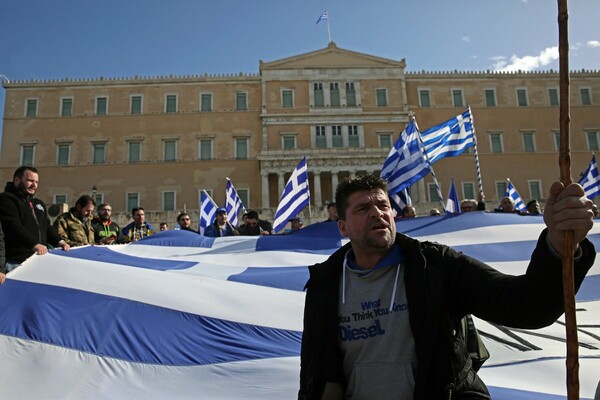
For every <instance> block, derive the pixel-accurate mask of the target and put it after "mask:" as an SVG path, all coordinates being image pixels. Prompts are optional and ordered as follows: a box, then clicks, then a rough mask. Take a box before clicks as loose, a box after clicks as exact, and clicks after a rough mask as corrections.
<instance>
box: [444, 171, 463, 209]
mask: <svg viewBox="0 0 600 400" xmlns="http://www.w3.org/2000/svg"><path fill="white" fill-rule="evenodd" d="M446 212H447V213H452V214H460V202H459V201H458V194H457V193H456V186H454V178H452V183H451V184H450V191H449V192H448V201H447V203H446Z"/></svg>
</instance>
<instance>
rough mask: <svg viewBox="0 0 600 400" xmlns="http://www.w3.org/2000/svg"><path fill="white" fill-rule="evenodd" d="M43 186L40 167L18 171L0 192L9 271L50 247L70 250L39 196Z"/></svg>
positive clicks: (46, 251) (25, 167)
mask: <svg viewBox="0 0 600 400" xmlns="http://www.w3.org/2000/svg"><path fill="white" fill-rule="evenodd" d="M38 186H39V174H38V171H37V169H36V168H34V167H28V166H22V167H19V168H17V169H16V170H15V172H14V174H13V180H12V182H7V183H6V187H5V188H4V192H3V193H0V222H1V223H2V227H3V229H4V232H5V233H8V234H6V235H5V237H4V242H5V245H6V254H5V256H6V272H10V271H12V270H13V269H15V268H17V267H18V266H19V265H21V263H23V261H25V260H26V259H27V258H29V257H30V256H32V255H33V254H38V255H44V254H46V253H48V246H54V247H60V248H62V249H63V250H65V251H67V250H69V248H70V246H69V245H68V244H67V242H65V241H64V240H62V238H61V237H60V236H59V235H58V234H57V233H56V232H54V230H53V229H52V225H50V219H48V214H47V213H46V205H45V204H44V202H43V201H41V200H40V199H38V198H36V197H35V194H36V192H37V190H38Z"/></svg>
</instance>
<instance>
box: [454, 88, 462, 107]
mask: <svg viewBox="0 0 600 400" xmlns="http://www.w3.org/2000/svg"><path fill="white" fill-rule="evenodd" d="M452 105H453V106H454V107H464V106H465V102H464V100H463V91H462V89H452Z"/></svg>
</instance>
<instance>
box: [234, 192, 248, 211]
mask: <svg viewBox="0 0 600 400" xmlns="http://www.w3.org/2000/svg"><path fill="white" fill-rule="evenodd" d="M237 194H238V196H239V197H240V200H241V201H242V204H243V205H244V207H245V208H250V191H249V190H248V189H237Z"/></svg>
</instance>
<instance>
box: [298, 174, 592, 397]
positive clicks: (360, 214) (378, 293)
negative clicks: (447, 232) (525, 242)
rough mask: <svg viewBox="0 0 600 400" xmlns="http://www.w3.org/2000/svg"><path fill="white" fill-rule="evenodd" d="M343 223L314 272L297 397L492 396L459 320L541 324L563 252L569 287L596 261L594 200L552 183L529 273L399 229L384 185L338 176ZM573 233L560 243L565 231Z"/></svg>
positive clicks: (557, 296) (554, 298)
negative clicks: (337, 240)
mask: <svg viewBox="0 0 600 400" xmlns="http://www.w3.org/2000/svg"><path fill="white" fill-rule="evenodd" d="M336 203H337V208H338V215H339V217H340V219H339V221H338V228H339V230H340V233H341V234H342V235H343V236H345V237H348V238H349V243H347V244H346V245H344V246H343V247H342V248H341V249H339V250H338V251H336V252H335V253H334V254H333V255H331V256H330V257H329V258H328V259H327V260H326V261H325V262H323V263H320V264H316V265H313V266H311V267H309V280H308V282H307V284H306V287H305V288H306V290H307V292H306V299H305V308H304V332H303V335H302V345H301V351H300V389H299V396H298V397H299V398H300V399H322V398H340V399H341V398H361V399H362V398H367V399H382V398H396V399H414V400H428V399H442V398H444V399H449V398H453V399H455V398H456V399H466V398H469V399H474V398H477V399H489V398H490V396H489V393H488V391H487V388H486V386H485V384H484V383H483V381H482V380H481V379H480V378H479V376H478V375H477V373H476V372H475V371H474V370H473V366H472V362H471V358H470V357H469V355H468V349H467V346H466V342H465V338H464V335H462V334H457V333H458V332H461V328H460V326H459V325H460V321H461V319H462V318H463V317H464V316H465V315H466V314H473V315H475V316H477V317H479V318H481V319H484V320H488V321H490V322H492V323H495V324H500V325H507V326H512V327H515V328H523V329H536V328H541V327H544V326H547V325H550V324H552V323H553V322H555V321H556V319H557V318H559V317H560V316H561V315H562V313H563V311H564V307H563V293H562V286H563V285H562V260H561V254H562V253H563V252H571V251H574V252H575V263H574V275H575V287H576V288H579V286H580V285H581V283H582V281H583V278H584V277H585V274H586V273H587V272H588V271H589V269H590V268H591V267H592V266H593V263H594V259H595V256H596V250H595V248H594V245H593V244H592V243H591V242H590V241H589V240H587V239H586V235H587V233H588V232H589V230H590V229H591V228H592V226H593V221H592V212H591V207H592V202H591V200H589V199H587V198H586V197H585V193H584V190H583V188H582V187H581V186H579V185H577V184H571V185H568V186H567V187H564V186H563V185H562V183H560V182H555V183H554V184H553V185H552V187H551V188H550V195H549V197H548V203H547V206H546V210H545V215H544V222H545V223H546V229H544V230H543V232H542V233H541V235H540V237H539V240H538V243H537V246H536V248H535V250H534V252H533V255H532V258H531V261H530V264H529V267H528V268H527V270H526V272H525V274H524V275H520V276H513V275H505V274H502V273H500V272H499V271H496V270H495V269H493V268H492V267H490V266H488V265H486V264H484V263H483V262H481V261H479V260H476V259H474V258H471V257H469V256H466V255H464V254H462V253H460V252H458V251H455V250H454V249H452V248H450V247H448V246H445V245H443V244H439V243H434V242H422V241H418V240H415V239H412V238H410V237H408V236H405V235H403V234H401V233H397V232H396V224H395V223H394V218H393V210H392V207H391V204H390V201H389V198H388V188H387V183H386V182H385V181H384V180H382V179H381V178H380V177H378V176H376V175H368V176H360V177H356V178H353V179H349V180H346V181H343V182H342V183H340V184H339V185H338V187H337V190H336ZM567 229H568V230H571V231H573V234H574V240H573V247H572V248H568V249H567V248H565V246H566V243H565V240H564V232H565V230H567Z"/></svg>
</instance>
